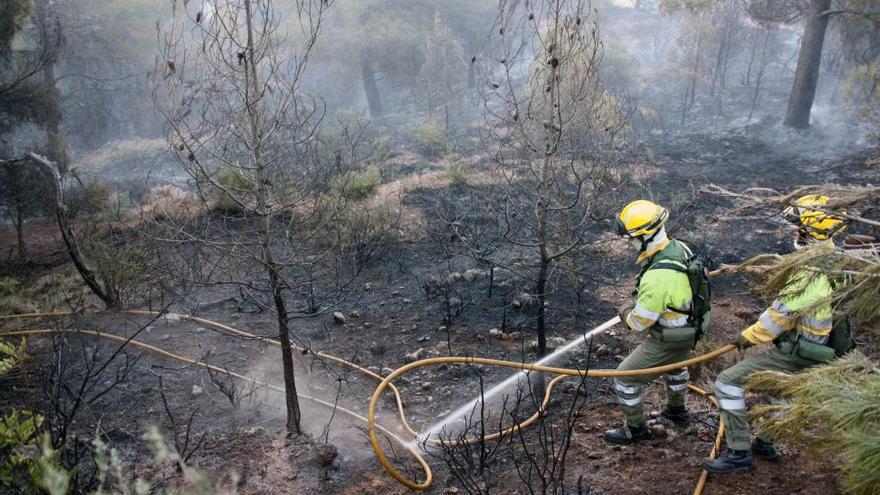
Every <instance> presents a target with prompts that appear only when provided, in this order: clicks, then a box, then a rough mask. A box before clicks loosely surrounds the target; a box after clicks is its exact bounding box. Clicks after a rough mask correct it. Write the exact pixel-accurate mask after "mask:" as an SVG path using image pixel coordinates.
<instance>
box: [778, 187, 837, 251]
mask: <svg viewBox="0 0 880 495" xmlns="http://www.w3.org/2000/svg"><path fill="white" fill-rule="evenodd" d="M829 200H830V198H829V197H828V196H821V195H818V194H808V195H806V196H801V197H800V198H798V200H797V201H795V203H794V205H792V206H789V207H788V208H786V209H785V211H783V212H782V213H783V215H785V216H786V217H787V218H788V219H789V220H790V221H792V222H793V223H795V224H797V226H798V227H799V228H800V232H801V233H802V234H805V235H807V236H809V237H812V238H813V239H816V240H819V241H824V240H825V239H830V238H831V237H833V236H835V235H837V234H839V233H841V232H843V231H844V230H846V220H845V219H844V218H843V217H842V216H838V215H834V214H832V213H828V212H827V211H821V210H815V209H811V208H810V207H811V206H813V207H815V206H820V207H822V206H825V205H827V204H828V201H829ZM843 213H845V212H843Z"/></svg>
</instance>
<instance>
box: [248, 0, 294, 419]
mask: <svg viewBox="0 0 880 495" xmlns="http://www.w3.org/2000/svg"><path fill="white" fill-rule="evenodd" d="M252 1H253V0H245V2H244V9H245V22H246V23H247V46H246V53H247V57H246V58H245V64H246V71H245V79H246V85H245V87H246V92H245V112H246V113H247V117H248V124H249V126H250V139H249V144H250V147H251V156H252V158H253V162H254V168H255V169H256V170H255V172H256V179H257V197H256V200H257V214H258V215H259V217H260V224H259V229H258V230H259V238H260V248H261V251H262V262H263V266H264V267H265V270H266V274H267V275H268V276H269V287H270V288H271V290H272V300H273V302H274V303H275V313H276V317H277V321H278V340H279V342H280V344H281V359H282V360H283V370H284V371H283V373H284V397H285V402H286V406H287V423H286V426H287V433H288V435H290V434H294V433H296V434H301V433H302V427H301V425H300V419H301V415H302V414H301V412H300V408H299V398H298V397H297V392H296V376H295V375H294V369H293V349H292V348H291V344H290V328H289V326H288V314H287V303H286V302H285V301H284V287H285V286H284V282H283V280H282V276H281V264H280V263H278V262H276V260H275V253H274V251H273V248H272V242H273V238H272V208H271V206H270V205H269V202H270V191H269V183H270V179H269V174H268V170H267V165H266V161H265V159H264V157H263V142H264V140H263V133H262V132H261V121H260V119H261V114H260V108H259V103H260V87H261V82H260V80H259V72H258V71H257V64H258V59H257V55H256V53H255V52H256V50H255V48H254V45H255V42H254V14H253V12H252V7H251V2H252Z"/></svg>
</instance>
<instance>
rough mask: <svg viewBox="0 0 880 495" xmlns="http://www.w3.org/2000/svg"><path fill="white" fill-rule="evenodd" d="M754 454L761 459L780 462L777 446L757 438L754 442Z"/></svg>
mask: <svg viewBox="0 0 880 495" xmlns="http://www.w3.org/2000/svg"><path fill="white" fill-rule="evenodd" d="M752 452H753V453H754V454H755V455H756V456H758V457H760V458H761V459H766V460H768V461H770V462H779V451H778V450H776V446H775V445H773V443H772V442H765V441H763V440H761V439H760V438H756V439H755V441H754V442H752Z"/></svg>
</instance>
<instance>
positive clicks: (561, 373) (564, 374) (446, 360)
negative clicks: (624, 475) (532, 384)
mask: <svg viewBox="0 0 880 495" xmlns="http://www.w3.org/2000/svg"><path fill="white" fill-rule="evenodd" d="M124 312H125V313H128V314H132V315H139V316H153V317H158V316H163V314H161V313H159V312H155V311H146V310H128V311H124ZM71 315H72V313H71V312H54V313H29V314H20V315H5V316H0V321H2V320H13V319H32V318H59V317H65V316H71ZM164 316H165V317H166V318H172V317H173V318H176V319H181V320H188V321H193V322H196V323H201V324H203V325H206V326H209V327H211V328H214V329H216V330H219V331H222V332H226V333H229V334H232V335H238V336H241V337H247V338H252V339H255V340H260V341H263V342H266V343H268V344H270V345H274V346H279V345H280V342H278V341H277V340H274V339H270V338H267V337H260V336H257V335H254V334H251V333H248V332H245V331H242V330H239V329H236V328H233V327H230V326H227V325H224V324H222V323H218V322H215V321H211V320H207V319H204V318H199V317H197V316H192V315H179V314H173V313H165V314H164ZM615 320H618V322H619V319H618V318H617V317H615V318H613V319H612V320H609V321H608V322H606V323H605V324H603V325H613V324H614V323H612V322H614V321H615ZM62 333H74V334H81V335H89V336H95V337H99V338H104V339H109V340H114V341H117V342H123V343H126V344H128V345H132V346H135V347H139V348H141V349H144V350H146V351H149V352H152V353H154V354H158V355H161V356H164V357H166V358H168V359H171V360H175V361H179V362H183V363H186V364H189V365H191V366H195V367H199V368H204V369H208V370H211V371H214V372H217V373H221V374H225V375H227V376H229V377H230V378H234V379H237V380H240V381H244V382H247V383H252V384H255V385H259V386H264V387H266V388H269V389H272V390H276V391H279V392H284V389H283V387H279V386H277V385H272V384H269V383H266V382H262V381H260V380H256V379H254V378H250V377H247V376H244V375H241V374H238V373H234V372H231V371H229V370H226V369H224V368H220V367H217V366H213V365H210V364H207V363H204V362H201V361H197V360H194V359H190V358H188V357H185V356H181V355H179V354H174V353H171V352H168V351H166V350H164V349H161V348H158V347H155V346H152V345H149V344H146V343H144V342H140V341H137V340H133V339H129V338H126V337H122V336H119V335H114V334H108V333H102V332H98V331H94V330H77V331H70V330H63V329H38V330H20V331H9V332H3V333H0V337H15V336H22V337H25V336H33V335H42V336H45V335H53V334H62ZM293 347H294V348H295V349H297V350H300V351H303V352H306V351H307V350H306V349H304V348H302V347H299V346H293ZM734 349H736V347H735V346H734V345H732V344H727V345H725V346H722V347H720V348H718V349H716V350H714V351H711V352H709V353H706V354H703V355H700V356H696V357H694V358H691V359H687V360H685V361H681V362H679V363H673V364H669V365H665V366H659V367H654V368H647V369H641V370H627V371H617V370H609V369H591V370H579V369H574V368H559V367H553V366H543V365H538V364H527V363H521V362H516V361H504V360H498V359H487V358H476V357H438V358H429V359H423V360H420V361H416V362H413V363H410V364H407V365H404V366H402V367H400V368H398V369H396V370H394V371H393V372H392V373H390V374H389V375H387V376H385V377H384V378H383V377H382V376H381V375H379V374H377V373H374V372H373V371H371V370H369V369H366V368H364V367H362V366H359V365H357V364H355V363H352V362H350V361H347V360H345V359H342V358H338V357H336V356H332V355H330V354H325V353H322V352H316V353H314V354H315V355H316V356H318V357H320V358H322V359H326V360H328V361H332V362H335V363H337V364H340V365H343V366H346V367H349V368H351V369H354V370H357V371H359V372H361V373H363V374H365V375H367V376H369V377H371V378H373V379H375V380H377V381H379V382H380V383H379V385H378V386H377V387H376V389H375V390H374V392H373V395H372V397H371V399H370V405H369V409H368V413H367V417H366V418H364V417H363V416H361V415H360V414H358V413H356V412H354V411H351V410H349V409H346V408H343V407H340V406H338V405H336V404H333V403H330V402H327V401H324V400H321V399H318V398H316V397H312V396H309V395H307V394H302V393H300V394H298V395H299V397H302V398H304V399H306V400H309V401H311V402H314V403H316V404H320V405H322V406H325V407H330V408H335V409H336V410H339V411H341V412H343V413H344V414H346V415H348V416H351V417H353V418H355V419H358V420H360V421H363V422H366V423H367V424H368V427H369V438H370V444H371V445H372V447H373V450H374V451H375V453H376V457H377V459H378V460H379V462H380V464H382V466H383V467H384V468H385V470H386V471H388V473H389V474H391V475H392V476H393V477H394V478H395V479H396V480H397V481H398V482H400V483H401V484H402V485H404V486H406V487H408V488H411V489H415V490H427V489H428V488H429V487H430V486H431V484H432V482H433V472H432V471H431V468H430V466H429V465H428V462H427V461H426V460H425V458H424V456H423V455H422V454H421V453H420V452H419V451H418V450H417V449H416V448H415V447H414V446H413V442H406V441H405V440H403V439H402V438H400V437H399V436H398V435H396V434H395V433H393V432H391V431H390V430H388V429H387V428H385V427H383V426H381V425H378V424H377V423H376V407H377V405H378V401H379V398H380V397H381V396H382V394H383V392H385V390H386V389H389V388H390V389H391V391H392V392H393V394H394V398H395V403H396V406H397V409H398V416H399V418H400V420H401V424H402V425H403V427H404V428H405V429H406V430H407V431H408V432H409V433H410V434H412V435H413V436H414V437H415V438H419V436H420V435H419V433H418V432H416V431H415V430H414V429H413V428H412V427H411V426H410V425H409V423H408V422H407V420H406V415H405V413H404V408H403V402H402V398H401V395H400V391H399V390H398V389H397V387H395V386H394V384H392V383H391V382H392V381H394V380H395V379H396V378H398V377H400V376H401V375H403V374H405V373H407V372H409V371H412V370H414V369H418V368H422V367H425V366H434V365H441V364H466V365H484V366H498V367H504V368H512V369H519V370H523V371H535V372H541V373H549V374H554V375H557V376H556V377H555V378H553V379H552V380H551V381H550V382H549V383H548V385H547V388H546V390H545V393H544V398H543V400H542V402H541V405H540V406H539V407H538V409H537V411H536V412H535V413H534V414H533V415H532V416H530V417H529V418H527V419H526V420H524V421H522V422H521V423H518V424H516V425H513V426H511V427H509V428H507V429H504V430H502V431H499V432H496V433H493V434H490V435H487V436H485V437H469V438H464V439H460V440H449V441H447V440H444V441H441V440H438V439H431V438H427V439H425V440H424V441H425V442H426V443H429V444H434V445H437V444H440V443H443V444H444V445H461V444H473V443H476V442H479V441H488V440H494V439H499V438H503V437H505V436H508V435H511V434H513V433H516V432H518V431H521V430H522V429H524V428H527V427H528V426H530V425H531V424H533V423H534V422H535V421H537V420H538V419H539V418H540V417H541V415H542V414H543V413H544V412H545V411H546V407H547V405H548V404H549V402H550V398H551V395H552V392H553V387H554V386H555V385H556V384H557V383H558V382H560V381H561V380H563V379H565V378H572V377H578V378H581V379H584V378H588V377H592V378H607V377H615V376H638V375H645V374H653V373H663V372H666V371H672V370H676V369H679V368H683V367H687V366H690V365H693V364H697V363H701V362H704V361H708V360H710V359H714V358H716V357H718V356H721V355H722V354H726V353H728V352H731V351H733V350H734ZM688 388H689V390H691V391H692V392H695V393H697V394H700V395H702V396H707V397H708V398H709V399H710V400H711V401H712V403H713V404H714V405H715V406H716V407H717V406H718V404H717V401H716V400H715V399H714V398H713V397H711V396H708V392H706V391H705V390H702V389H700V388H698V387H696V386H693V385H688ZM377 431H381V432H382V433H384V434H385V435H388V437H389V438H391V439H392V440H394V441H395V442H396V443H398V444H400V445H401V446H403V447H404V448H405V449H406V450H407V451H409V452H410V453H411V454H412V455H413V457H414V458H415V459H416V461H417V463H418V464H419V465H420V467H421V468H422V470H423V472H424V474H425V479H424V481H422V482H418V481H413V480H410V479H408V478H407V477H405V476H404V475H403V474H402V473H400V471H398V470H397V469H396V468H395V467H394V466H393V465H392V464H391V462H390V461H389V460H388V458H387V457H386V455H385V453H384V451H383V450H382V448H381V446H380V444H379V438H378V435H377ZM723 437H724V425H723V424H720V425H719V428H718V434H717V435H716V438H715V442H714V444H713V447H712V450H711V452H710V455H709V457H710V459H711V458H714V457H715V456H716V455H717V453H718V451H719V450H720V447H721V441H722V439H723ZM707 478H708V472H707V471H706V470H703V471H702V473H701V475H700V478H699V480H698V482H697V486H696V488H695V490H694V495H700V494H702V492H703V489H704V487H705V484H706V480H707Z"/></svg>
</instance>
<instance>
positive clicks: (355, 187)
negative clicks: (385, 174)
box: [331, 167, 382, 200]
mask: <svg viewBox="0 0 880 495" xmlns="http://www.w3.org/2000/svg"><path fill="white" fill-rule="evenodd" d="M381 183H382V173H381V172H380V171H379V168H378V167H368V168H367V169H366V170H364V171H362V172H349V173H346V174H342V175H340V176H337V177H335V178H334V179H333V180H332V182H331V187H332V189H333V192H334V193H335V194H337V195H339V196H341V197H343V198H345V199H348V200H355V199H364V198H367V197H369V196H372V195H373V194H376V191H377V190H378V189H379V185H380V184H381Z"/></svg>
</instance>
